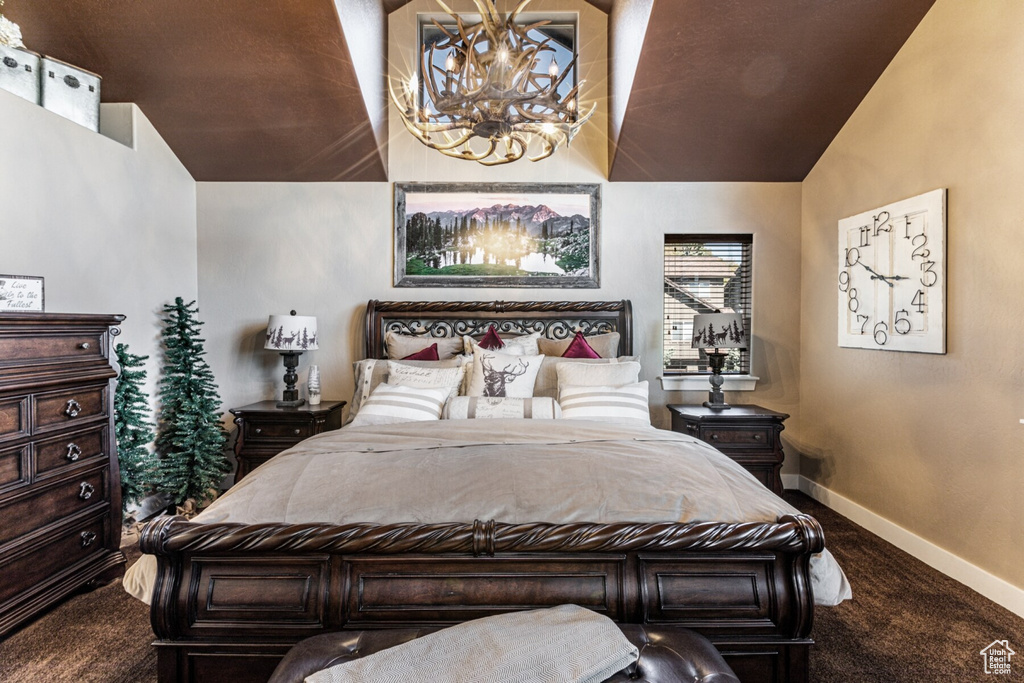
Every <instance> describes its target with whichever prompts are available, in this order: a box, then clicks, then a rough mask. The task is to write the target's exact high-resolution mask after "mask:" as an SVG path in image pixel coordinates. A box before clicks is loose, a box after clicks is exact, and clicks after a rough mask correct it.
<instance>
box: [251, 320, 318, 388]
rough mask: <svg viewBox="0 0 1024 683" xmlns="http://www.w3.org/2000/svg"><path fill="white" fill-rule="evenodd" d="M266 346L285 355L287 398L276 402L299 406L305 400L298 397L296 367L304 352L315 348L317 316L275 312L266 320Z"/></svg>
mask: <svg viewBox="0 0 1024 683" xmlns="http://www.w3.org/2000/svg"><path fill="white" fill-rule="evenodd" d="M264 348H267V349H273V350H274V351H280V352H281V356H282V357H283V358H284V385H285V386H284V397H283V398H282V400H280V401H278V402H277V407H278V408H297V407H298V406H301V405H302V404H303V403H305V402H306V401H305V399H301V398H299V390H298V389H296V388H295V383H296V382H298V381H299V376H298V375H297V374H296V373H295V368H296V367H298V365H299V356H300V355H302V352H303V351H315V350H316V348H317V345H316V318H315V317H314V316H311V315H295V311H292V312H291V314H290V315H272V316H270V320H269V321H268V322H267V344H266V346H265V347H264Z"/></svg>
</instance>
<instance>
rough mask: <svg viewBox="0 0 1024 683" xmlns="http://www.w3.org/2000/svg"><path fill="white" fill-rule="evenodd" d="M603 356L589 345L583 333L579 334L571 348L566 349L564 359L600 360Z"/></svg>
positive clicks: (572, 342) (570, 343)
mask: <svg viewBox="0 0 1024 683" xmlns="http://www.w3.org/2000/svg"><path fill="white" fill-rule="evenodd" d="M600 357H601V354H599V353H598V352H597V351H595V350H594V349H593V348H592V347H591V346H590V344H588V343H587V338H586V337H584V336H583V333H582V332H577V333H576V335H575V336H574V337H573V338H572V341H571V342H569V346H567V347H566V349H565V353H563V354H562V358H600Z"/></svg>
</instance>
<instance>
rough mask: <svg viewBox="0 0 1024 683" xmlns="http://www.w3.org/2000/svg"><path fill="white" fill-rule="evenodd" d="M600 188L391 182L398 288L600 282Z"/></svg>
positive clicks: (589, 285)
mask: <svg viewBox="0 0 1024 683" xmlns="http://www.w3.org/2000/svg"><path fill="white" fill-rule="evenodd" d="M600 216H601V186H600V185H596V184H592V185H590V184H588V185H584V184H552V183H500V184H496V183H479V184H477V183H395V286H396V287H556V288H561V287H566V288H570V287H571V288H596V287H598V285H599V273H598V268H599V261H600V259H599V251H598V247H599V243H600V239H599V237H600Z"/></svg>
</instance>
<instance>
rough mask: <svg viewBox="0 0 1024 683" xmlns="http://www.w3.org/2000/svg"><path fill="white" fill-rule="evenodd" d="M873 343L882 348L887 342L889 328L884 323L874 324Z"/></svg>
mask: <svg viewBox="0 0 1024 683" xmlns="http://www.w3.org/2000/svg"><path fill="white" fill-rule="evenodd" d="M874 332H875V343H876V344H878V345H879V346H884V345H885V342H887V341H889V326H888V325H886V324H885V322H880V323H876V324H875V327H874Z"/></svg>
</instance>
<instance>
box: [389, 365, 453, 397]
mask: <svg viewBox="0 0 1024 683" xmlns="http://www.w3.org/2000/svg"><path fill="white" fill-rule="evenodd" d="M468 368H469V366H468V365H459V366H457V367H454V368H433V367H426V368H425V367H415V366H412V365H405V364H404V363H401V362H398V361H393V360H389V361H388V384H391V385H400V386H405V387H443V388H445V389H447V390H448V394H449V397H455V396H458V395H459V390H460V389H461V388H462V380H463V378H465V376H466V370H467V369H468Z"/></svg>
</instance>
